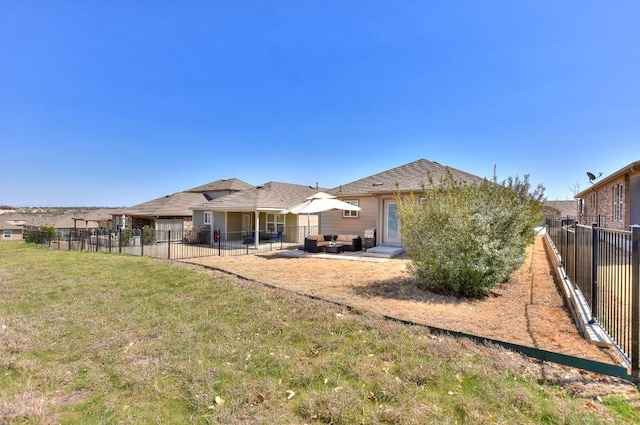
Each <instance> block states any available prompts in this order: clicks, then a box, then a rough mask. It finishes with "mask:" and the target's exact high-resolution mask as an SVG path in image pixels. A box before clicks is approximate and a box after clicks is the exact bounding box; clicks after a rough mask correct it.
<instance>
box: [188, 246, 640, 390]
mask: <svg viewBox="0 0 640 425" xmlns="http://www.w3.org/2000/svg"><path fill="white" fill-rule="evenodd" d="M340 255H341V254H336V256H335V257H334V258H332V259H326V258H309V257H304V258H296V257H289V256H284V255H282V252H280V253H278V252H277V251H276V252H274V253H269V254H259V255H249V256H237V257H206V258H201V259H192V260H189V263H197V264H202V265H206V266H211V267H214V268H218V269H221V270H224V271H226V272H229V273H232V274H235V275H239V276H241V277H244V278H247V279H251V280H255V281H257V282H261V283H265V284H269V285H273V286H276V287H279V288H283V289H287V290H290V291H294V292H297V293H300V294H306V295H313V296H314V297H318V298H322V299H325V300H329V301H334V302H339V303H343V304H346V305H349V306H352V307H354V308H357V309H359V310H364V311H370V312H375V313H379V314H382V315H385V316H391V317H395V318H398V319H403V320H409V321H412V322H416V323H421V324H426V325H431V326H437V327H439V328H445V329H449V330H453V331H460V332H465V333H469V334H474V335H478V336H483V337H488V338H492V339H497V340H501V341H507V342H512V343H516V344H521V345H526V346H530V347H535V348H540V349H544V350H549V351H554V352H558V353H563V354H567V355H572V356H577V357H582V358H587V359H591V360H596V361H600V362H607V363H612V364H619V358H618V357H617V355H616V353H615V351H614V350H612V349H602V348H598V347H596V346H595V345H592V344H590V343H588V342H587V341H586V340H585V339H584V338H583V337H582V335H581V334H580V332H579V331H578V330H577V328H576V326H575V324H574V323H573V322H572V319H571V315H570V313H569V312H568V310H566V308H565V306H564V302H563V299H562V296H561V295H560V292H559V291H558V289H557V287H556V285H555V282H554V278H553V275H552V270H551V267H550V264H549V261H548V258H547V252H546V250H545V247H544V241H543V237H542V236H538V237H536V240H535V242H534V244H533V245H531V246H530V247H529V249H528V251H527V260H526V262H525V264H524V265H523V266H522V267H521V268H520V270H518V271H517V272H516V273H514V275H513V276H512V278H511V281H510V282H508V283H505V284H503V285H501V286H499V287H496V288H495V289H494V290H493V291H492V295H491V296H489V297H486V298H483V299H476V300H468V299H457V298H455V297H446V296H441V295H436V294H432V293H430V292H427V291H424V290H423V289H421V288H419V287H418V285H417V284H416V281H415V280H414V279H413V278H412V276H411V275H410V273H409V272H408V270H407V264H408V262H409V260H408V258H407V257H406V256H401V257H396V258H393V259H388V260H386V261H383V262H378V263H373V262H364V261H353V260H344V259H343V260H341V259H340ZM583 375H584V374H583ZM594 379H597V380H599V381H602V380H603V379H604V380H606V379H607V378H603V377H598V378H596V377H594ZM631 387H632V388H635V387H633V386H631ZM624 391H629V389H628V388H626V389H624Z"/></svg>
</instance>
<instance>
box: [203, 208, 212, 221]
mask: <svg viewBox="0 0 640 425" xmlns="http://www.w3.org/2000/svg"><path fill="white" fill-rule="evenodd" d="M203 223H204V224H211V211H205V212H204V221H203Z"/></svg>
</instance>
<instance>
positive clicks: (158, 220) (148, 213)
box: [113, 178, 252, 231]
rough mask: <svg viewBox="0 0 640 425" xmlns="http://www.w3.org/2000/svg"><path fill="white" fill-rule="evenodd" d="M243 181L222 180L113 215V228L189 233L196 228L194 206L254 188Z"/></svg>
mask: <svg viewBox="0 0 640 425" xmlns="http://www.w3.org/2000/svg"><path fill="white" fill-rule="evenodd" d="M251 187H252V186H251V185H250V184H249V183H246V182H243V181H242V180H239V179H236V178H231V179H220V180H216V181H214V182H211V183H207V184H204V185H201V186H196V187H193V188H191V189H187V190H185V191H182V192H177V193H173V194H171V195H166V196H163V197H161V198H156V199H152V200H150V201H147V202H143V203H141V204H138V205H134V206H132V207H128V208H122V209H121V210H120V211H117V212H116V213H114V214H113V224H114V226H113V228H115V229H118V228H120V227H123V226H129V227H131V228H134V229H140V228H143V227H144V226H150V227H151V228H153V229H154V230H156V231H163V230H177V231H182V230H190V229H191V228H192V226H193V221H192V218H193V211H192V210H191V207H193V206H196V205H205V204H206V203H207V202H209V201H211V200H212V199H216V198H219V197H222V196H225V195H229V194H232V193H236V192H240V191H243V190H245V189H248V188H251Z"/></svg>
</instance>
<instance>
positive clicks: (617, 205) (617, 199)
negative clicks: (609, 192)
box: [613, 183, 624, 222]
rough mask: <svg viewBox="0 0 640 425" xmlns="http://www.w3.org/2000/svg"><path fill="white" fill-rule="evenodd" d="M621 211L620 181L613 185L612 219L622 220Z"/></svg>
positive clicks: (622, 207)
mask: <svg viewBox="0 0 640 425" xmlns="http://www.w3.org/2000/svg"><path fill="white" fill-rule="evenodd" d="M623 211H624V204H623V199H622V183H620V184H617V185H615V186H613V221H618V222H620V221H622V218H623V216H624V214H623Z"/></svg>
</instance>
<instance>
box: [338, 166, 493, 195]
mask: <svg viewBox="0 0 640 425" xmlns="http://www.w3.org/2000/svg"><path fill="white" fill-rule="evenodd" d="M447 170H449V171H451V173H452V174H453V177H454V178H455V179H457V180H465V181H470V182H482V181H483V180H484V179H483V178H481V177H478V176H475V175H473V174H469V173H467V172H465V171H461V170H458V169H455V168H452V167H448V166H445V165H442V164H440V163H438V162H434V161H428V160H426V159H418V160H417V161H413V162H410V163H408V164H404V165H401V166H399V167H396V168H392V169H390V170H387V171H383V172H381V173H377V174H374V175H371V176H369V177H364V178H362V179H360V180H356V181H353V182H351V183H347V184H343V185H341V186H338V187H335V188H333V189H331V190H330V193H332V194H334V195H337V196H346V195H365V194H371V193H394V192H396V191H397V190H400V191H402V192H409V191H412V190H413V191H420V190H422V186H423V184H424V186H425V188H427V189H429V188H431V187H432V186H431V184H429V177H428V176H429V173H430V174H431V176H432V177H433V181H434V183H436V184H437V183H438V182H439V181H440V179H441V178H442V177H444V176H445V175H446V173H447Z"/></svg>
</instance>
